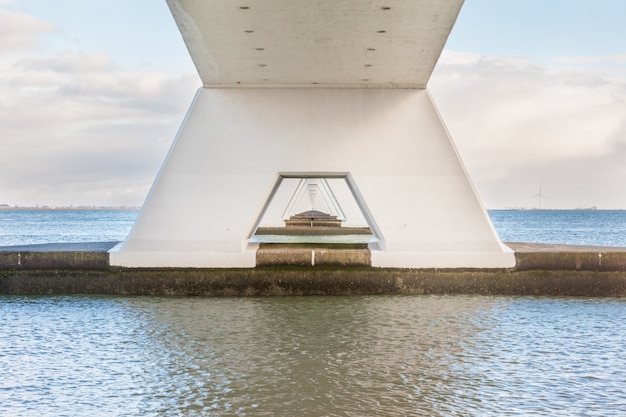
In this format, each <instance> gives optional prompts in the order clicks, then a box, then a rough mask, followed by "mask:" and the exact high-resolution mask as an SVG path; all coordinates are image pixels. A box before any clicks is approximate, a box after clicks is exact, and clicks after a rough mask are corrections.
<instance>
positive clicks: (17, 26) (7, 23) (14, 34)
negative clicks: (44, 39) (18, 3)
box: [0, 2, 54, 56]
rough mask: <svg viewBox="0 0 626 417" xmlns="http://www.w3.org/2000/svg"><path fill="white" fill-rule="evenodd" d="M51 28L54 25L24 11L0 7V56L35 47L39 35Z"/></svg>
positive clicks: (49, 30) (50, 30)
mask: <svg viewBox="0 0 626 417" xmlns="http://www.w3.org/2000/svg"><path fill="white" fill-rule="evenodd" d="M2 3H3V2H0V4H2ZM53 30H54V25H52V24H51V23H49V22H46V21H44V20H40V19H37V18H35V17H33V16H30V15H28V14H26V13H22V12H16V11H11V10H8V9H0V56H2V55H7V54H11V53H15V52H22V51H24V50H32V49H35V48H36V47H37V46H38V40H39V36H40V35H43V34H46V33H49V32H52V31H53Z"/></svg>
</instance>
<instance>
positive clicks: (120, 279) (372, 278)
mask: <svg viewBox="0 0 626 417" xmlns="http://www.w3.org/2000/svg"><path fill="white" fill-rule="evenodd" d="M59 245H61V244H59ZM507 245H508V246H509V247H511V248H512V249H513V250H515V258H516V263H517V265H516V267H515V268H491V269H471V268H455V269H433V268H430V269H401V268H375V267H369V266H362V265H369V262H370V260H369V256H370V252H369V250H367V249H366V248H363V247H362V245H361V246H359V245H353V246H344V247H337V246H332V247H328V248H326V247H323V246H320V245H312V246H311V247H307V246H306V245H302V246H299V247H293V246H286V247H283V248H281V247H280V246H276V245H273V246H270V248H271V250H268V251H265V252H264V250H263V249H264V248H263V245H262V246H261V248H259V252H258V254H259V257H258V258H257V259H258V260H257V262H258V263H259V266H257V267H256V268H235V269H218V268H214V269H207V268H121V267H111V266H110V265H109V256H110V254H109V253H108V252H106V250H107V249H104V248H105V247H108V246H110V245H109V244H107V245H104V246H103V248H100V249H102V250H100V251H97V250H96V251H94V249H97V248H95V247H94V246H93V245H88V244H85V245H83V244H81V246H80V247H79V250H76V247H74V246H62V245H61V246H59V247H56V246H55V247H54V249H58V251H45V250H37V249H43V248H41V247H39V246H38V247H36V248H31V247H24V248H20V249H24V250H23V251H22V250H18V251H10V250H7V249H6V248H2V250H0V294H119V295H202V296H266V295H349V294H497V295H551V296H591V297H596V296H597V297H600V296H601V297H626V248H605V247H583V246H568V245H545V244H529V243H507ZM68 248H72V249H74V250H62V249H68ZM266 248H267V247H266ZM29 249H30V250H29ZM33 249H35V250H33ZM80 249H82V250H80ZM84 249H90V250H84ZM153 256H154V255H153ZM272 256H278V258H277V261H278V263H282V264H284V263H285V262H288V263H289V266H271V267H268V266H265V267H264V266H260V265H263V263H264V262H265V264H266V265H275V264H276V259H274V260H272ZM264 257H266V258H264ZM263 259H266V260H265V261H264V260H263ZM354 265H361V266H356V267H355V266H354Z"/></svg>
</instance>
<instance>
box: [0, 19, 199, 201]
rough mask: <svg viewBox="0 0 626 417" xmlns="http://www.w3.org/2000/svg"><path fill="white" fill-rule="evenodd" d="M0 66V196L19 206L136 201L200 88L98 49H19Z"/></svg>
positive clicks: (25, 40)
mask: <svg viewBox="0 0 626 417" xmlns="http://www.w3.org/2000/svg"><path fill="white" fill-rule="evenodd" d="M5 17H6V13H5ZM1 23H2V21H1V20H0V27H2V25H1ZM41 26H44V27H45V25H41ZM14 31H16V32H19V31H18V30H17V29H15V28H14ZM39 33H40V32H38V31H37V30H30V29H28V30H24V31H21V35H17V34H15V35H14V36H13V37H14V38H15V39H22V41H21V42H22V44H23V45H34V44H35V41H34V38H35V37H36V36H38V34H39ZM29 39H30V41H29ZM27 52H28V51H27ZM0 72H1V73H2V74H3V76H2V77H0V137H1V138H2V152H1V153H0V203H6V204H20V205H31V204H48V205H71V204H73V205H80V204H99V205H139V204H141V203H142V201H143V199H144V197H145V195H146V194H147V191H148V189H149V187H150V185H151V184H152V181H153V179H154V177H155V175H156V172H157V171H158V169H159V167H160V165H161V163H162V161H163V158H164V156H165V154H166V152H167V150H168V148H169V146H170V143H171V142H172V140H173V139H174V136H175V134H176V131H177V129H178V127H179V125H180V123H181V121H182V118H183V116H184V114H185V111H186V110H187V107H188V106H189V103H190V102H191V99H192V97H193V94H194V93H195V90H196V89H197V88H198V87H199V86H200V82H199V80H198V77H197V75H196V74H193V73H189V74H184V75H171V74H167V73H163V72H158V71H137V70H125V69H121V68H118V67H117V66H116V65H115V64H114V63H113V62H112V61H111V60H110V58H109V57H107V56H106V55H104V54H97V53H96V54H78V53H71V52H65V53H62V54H59V55H55V56H40V55H37V54H36V51H35V50H34V49H31V50H30V53H25V50H24V49H23V50H22V52H21V53H20V54H5V55H3V56H0Z"/></svg>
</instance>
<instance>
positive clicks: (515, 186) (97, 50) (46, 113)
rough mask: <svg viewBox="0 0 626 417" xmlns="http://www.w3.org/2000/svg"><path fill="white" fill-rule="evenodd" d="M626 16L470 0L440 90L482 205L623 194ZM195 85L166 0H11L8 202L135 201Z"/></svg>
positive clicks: (5, 150) (576, 203)
mask: <svg viewBox="0 0 626 417" xmlns="http://www.w3.org/2000/svg"><path fill="white" fill-rule="evenodd" d="M624 18H626V1H623V0H593V1H592V0H586V1H582V0H466V1H465V4H464V6H463V8H462V10H461V13H460V15H459V17H458V20H457V22H456V25H455V27H454V29H453V31H452V33H451V34H450V37H449V39H448V42H447V44H446V47H445V49H444V51H443V53H442V56H441V58H440V60H439V62H438V64H437V67H436V68H435V71H434V72H433V74H432V77H431V79H430V82H429V89H430V91H431V94H432V96H433V99H434V101H435V103H436V105H437V107H438V109H439V111H440V113H441V114H442V117H443V119H444V121H445V123H446V125H447V127H448V130H449V131H450V133H451V136H452V138H453V140H454V142H455V144H456V146H457V148H458V150H459V153H460V155H461V157H462V159H463V162H464V164H465V166H466V168H467V170H468V172H469V174H470V176H471V178H472V181H473V183H474V186H475V187H476V190H477V191H478V194H479V195H480V197H481V199H482V201H483V204H484V205H485V207H487V208H489V209H497V208H512V207H527V208H530V207H538V206H539V204H541V206H542V208H554V209H557V208H562V209H571V208H579V207H592V206H595V207H597V208H599V209H618V208H621V209H626V42H624V40H625V39H626V25H624V24H623V23H622V22H623V21H624ZM200 86H201V83H200V80H199V77H198V76H197V73H196V71H195V68H194V66H193V63H192V62H191V59H190V58H189V55H188V53H187V50H186V48H185V45H184V42H183V41H182V38H181V36H180V34H179V32H178V29H177V28H176V25H175V23H174V21H173V18H172V17H171V14H170V12H169V10H168V8H167V5H166V4H165V0H132V1H128V0H107V1H94V0H55V1H50V0H0V140H1V142H0V204H9V205H11V206H14V205H19V206H35V205H49V206H71V205H73V206H79V205H99V206H140V205H141V204H142V203H143V201H144V199H145V197H146V195H147V193H148V191H149V189H150V186H151V185H152V182H153V181H154V178H155V176H156V174H157V172H158V170H159V168H160V167H161V164H162V163H163V161H164V159H165V156H166V154H167V151H168V149H169V147H170V145H171V143H172V141H173V139H174V137H175V136H176V132H177V130H178V128H179V127H180V124H181V122H182V120H183V118H184V115H185V113H186V111H187V109H188V107H189V105H190V103H191V100H192V98H193V96H194V94H195V92H196V90H197V89H198V88H199V87H200ZM540 190H541V191H540ZM539 193H541V198H540V197H537V195H538V194H539Z"/></svg>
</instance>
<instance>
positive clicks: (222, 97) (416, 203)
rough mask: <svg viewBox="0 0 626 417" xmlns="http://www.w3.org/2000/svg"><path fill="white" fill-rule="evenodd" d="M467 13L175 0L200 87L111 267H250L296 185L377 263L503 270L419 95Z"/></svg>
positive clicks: (415, 6)
mask: <svg viewBox="0 0 626 417" xmlns="http://www.w3.org/2000/svg"><path fill="white" fill-rule="evenodd" d="M300 3H306V4H300ZM461 4H462V1H450V2H445V3H442V2H440V1H437V0H429V1H399V0H395V1H389V2H369V1H365V2H364V1H361V0H358V1H357V0H354V1H352V0H343V1H334V2H327V3H324V4H323V5H320V3H319V2H293V1H287V0H283V1H279V0H275V1H269V0H268V1H255V2H250V4H248V3H245V4H244V3H243V2H242V3H241V4H237V3H236V4H234V3H233V2H232V0H227V1H226V0H224V1H199V0H198V1H194V0H189V1H182V0H181V1H175V0H171V1H169V5H170V8H171V10H172V13H173V15H174V17H175V19H176V21H177V23H178V25H179V27H180V29H181V33H182V34H183V37H184V39H185V42H186V44H187V46H188V48H189V50H190V53H191V55H192V57H193V59H194V62H195V64H196V67H197V68H198V72H199V74H200V76H201V78H202V81H203V84H204V87H203V88H201V89H200V90H199V91H198V93H197V95H196V97H195V99H194V102H193V103H192V105H191V108H190V110H189V112H188V114H187V116H186V118H185V121H184V123H183V125H182V127H181V129H180V131H179V134H178V136H177V138H176V140H175V142H174V144H173V146H172V148H171V150H170V153H169V155H168V157H167V160H166V161H165V163H164V165H163V167H162V169H161V171H160V173H159V175H158V177H157V179H156V181H155V183H154V185H153V187H152V190H151V192H150V194H149V196H148V198H147V200H146V202H145V203H144V207H143V209H142V212H141V214H140V216H139V218H138V220H137V223H136V224H135V227H134V228H133V230H132V232H131V234H130V236H129V237H128V239H127V241H126V242H125V243H124V244H123V246H122V247H121V248H119V250H117V251H114V252H112V253H111V257H110V259H111V263H112V264H113V265H120V266H129V267H217V268H221V267H254V266H255V265H256V259H257V258H256V251H257V248H258V246H259V244H258V241H257V240H255V238H256V236H255V232H256V231H257V229H258V227H259V226H263V225H265V223H267V224H270V225H273V223H280V221H281V220H284V216H285V211H286V209H287V208H288V207H289V208H293V207H295V206H296V205H295V204H294V203H293V201H294V199H295V200H297V199H296V198H295V196H294V195H292V196H291V199H290V198H288V197H289V196H287V198H286V199H284V198H283V197H281V193H283V194H284V193H287V194H289V190H288V188H287V187H286V186H285V184H286V183H288V182H289V181H290V180H291V179H300V180H301V181H304V182H301V183H300V185H299V189H300V190H301V191H302V190H303V189H306V184H307V183H306V181H311V182H310V183H309V184H308V185H309V191H310V192H311V195H312V196H313V197H312V199H311V201H312V203H311V204H312V205H314V203H313V200H314V199H315V198H318V199H319V198H321V199H322V200H324V201H326V203H327V204H325V207H331V208H332V207H340V208H337V209H336V211H337V212H336V213H330V214H332V215H338V216H339V217H340V218H341V216H343V215H344V214H345V213H348V214H347V216H346V217H348V219H346V220H347V221H348V222H349V220H354V221H355V222H356V223H358V222H361V223H363V224H362V225H363V226H366V227H368V228H369V229H370V230H371V234H372V236H371V239H370V240H369V241H368V242H369V249H370V250H371V265H372V266H379V267H408V268H430V267H437V268H453V267H480V268H484V267H497V268H501V267H511V266H513V265H514V263H515V261H514V255H513V253H512V251H510V250H509V249H508V248H506V247H505V246H504V245H502V244H501V242H500V241H499V239H498V237H497V235H496V234H495V232H494V229H493V227H492V225H491V222H490V220H489V217H488V215H487V213H486V211H485V210H484V208H483V207H482V205H481V203H480V201H479V198H478V196H477V194H476V192H475V190H474V188H473V186H472V184H471V181H470V180H469V178H468V176H467V173H466V172H465V170H464V168H463V165H462V162H461V160H460V158H459V156H458V154H457V152H456V149H455V147H454V144H453V143H452V141H451V139H450V137H449V135H448V133H447V131H446V129H445V126H444V124H443V122H442V121H441V119H440V117H439V115H438V113H437V111H436V108H435V106H434V104H433V102H432V100H431V97H430V95H429V93H428V91H427V90H426V88H425V87H426V83H427V81H428V78H429V77H430V73H431V71H432V68H433V67H434V65H435V63H436V61H437V58H438V56H439V54H440V52H441V49H442V48H443V45H444V43H445V39H446V38H447V36H448V33H449V31H450V30H451V28H452V25H453V23H454V19H455V18H456V15H457V13H458V10H459V8H460V6H461ZM389 87H396V88H389ZM303 184H304V185H303ZM314 197H315V198H314ZM281 198H283V199H281ZM350 207H353V208H354V210H352V212H354V213H357V214H356V215H353V214H350V213H351V210H350ZM310 208H312V209H316V207H310ZM294 210H295V208H294ZM274 212H276V213H279V214H278V215H275V214H274ZM344 212H345V213H344ZM286 214H287V215H289V214H295V213H286ZM281 216H283V217H281ZM355 219H356V220H355Z"/></svg>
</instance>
